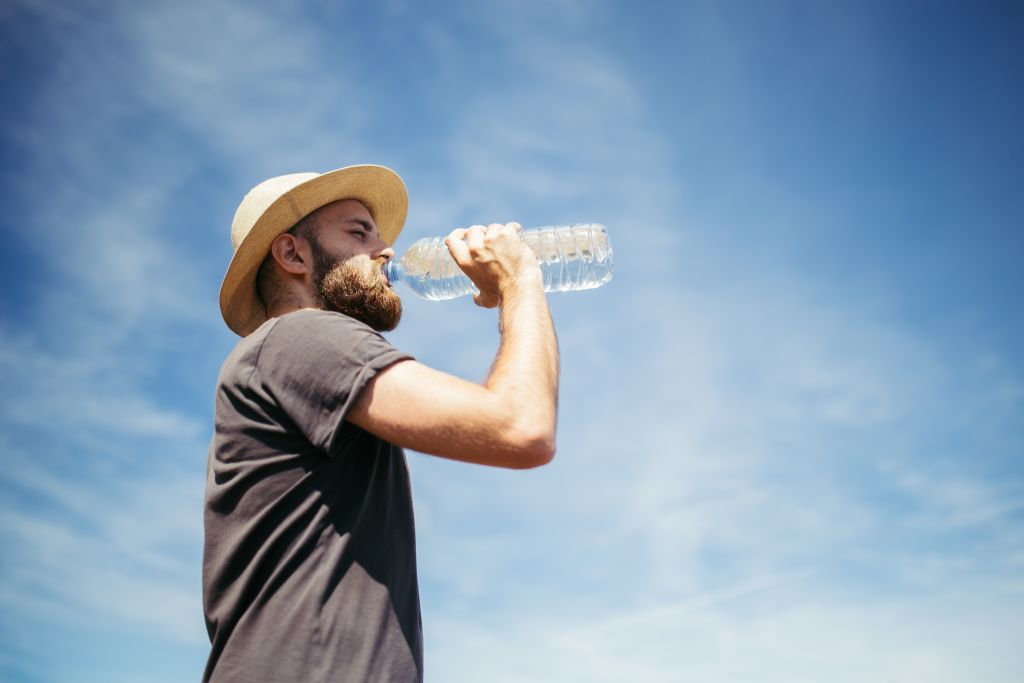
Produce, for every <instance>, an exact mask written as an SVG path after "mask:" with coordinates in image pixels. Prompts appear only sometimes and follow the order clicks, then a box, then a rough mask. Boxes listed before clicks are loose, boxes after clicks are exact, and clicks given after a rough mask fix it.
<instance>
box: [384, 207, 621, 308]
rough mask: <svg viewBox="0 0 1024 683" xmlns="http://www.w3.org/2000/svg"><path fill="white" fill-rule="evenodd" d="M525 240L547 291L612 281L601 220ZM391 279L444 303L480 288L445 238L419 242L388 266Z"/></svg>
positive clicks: (539, 231) (542, 231) (535, 232)
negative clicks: (457, 260) (535, 257)
mask: <svg viewBox="0 0 1024 683" xmlns="http://www.w3.org/2000/svg"><path fill="white" fill-rule="evenodd" d="M520 238H521V239H522V240H523V242H525V243H526V244H527V246H529V247H530V249H532V250H533V253H534V254H536V255H537V261H538V262H539V263H540V270H541V273H542V274H543V276H544V291H546V292H569V291H574V290H578V289H593V288H594V287H600V286H601V285H603V284H604V283H606V282H608V281H609V280H611V279H612V243H611V241H610V240H609V239H608V228H606V227H604V226H603V225H599V224H597V223H577V224H575V225H552V226H548V227H543V228H532V229H529V230H523V231H522V232H521V233H520ZM384 272H385V274H386V275H387V277H388V280H390V281H391V282H392V283H394V282H404V283H405V284H406V285H407V286H408V287H409V288H410V289H412V291H414V292H416V293H417V294H419V295H420V296H421V297H423V298H424V299H430V300H432V301H440V300H442V299H454V298H455V297H457V296H463V295H464V294H469V293H471V292H473V293H475V292H477V291H478V290H477V288H476V286H475V285H474V284H473V282H472V280H470V279H469V277H467V276H466V274H465V273H463V272H462V269H461V268H459V266H458V264H457V263H455V260H454V259H453V258H452V255H451V254H450V253H449V252H448V247H447V246H445V243H444V238H443V237H426V238H424V239H421V240H419V241H417V242H415V243H414V244H413V245H412V246H411V247H409V249H408V251H406V252H405V253H404V254H403V255H402V256H401V258H398V259H392V260H391V261H388V263H387V265H386V266H384Z"/></svg>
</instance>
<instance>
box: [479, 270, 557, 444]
mask: <svg viewBox="0 0 1024 683" xmlns="http://www.w3.org/2000/svg"><path fill="white" fill-rule="evenodd" d="M498 320H499V329H500V331H501V342H500V345H499V348H498V354H497V357H496V358H495V360H494V365H493V366H492V368H491V372H490V374H489V375H488V377H487V380H486V382H485V386H486V387H487V389H488V390H490V391H492V392H494V393H495V394H497V395H498V397H499V398H500V401H501V403H502V405H503V406H504V407H505V409H506V410H508V411H509V415H508V417H509V424H510V428H511V429H512V430H513V432H514V433H515V434H517V435H518V436H519V438H521V439H522V440H523V441H524V442H529V443H531V444H533V446H534V447H536V448H539V449H542V450H548V451H550V453H551V454H552V455H553V453H554V444H555V428H556V422H557V415H558V340H557V338H556V336H555V328H554V324H553V323H552V320H551V312H550V310H549V309H548V304H547V298H546V297H545V295H544V290H543V287H542V285H541V282H540V278H539V273H538V277H537V278H532V277H531V278H530V279H529V280H527V281H525V282H523V283H520V284H519V286H516V287H512V288H509V291H507V292H505V293H504V296H503V298H502V303H501V308H500V310H499V318H498Z"/></svg>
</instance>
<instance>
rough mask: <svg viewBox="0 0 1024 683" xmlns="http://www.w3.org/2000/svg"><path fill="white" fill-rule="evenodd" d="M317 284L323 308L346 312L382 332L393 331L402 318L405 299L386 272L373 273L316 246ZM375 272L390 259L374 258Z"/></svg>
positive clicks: (314, 257) (314, 256)
mask: <svg viewBox="0 0 1024 683" xmlns="http://www.w3.org/2000/svg"><path fill="white" fill-rule="evenodd" d="M313 259H314V267H315V270H316V287H317V293H318V294H319V296H320V305H321V308H323V309H324V310H327V311H335V312H337V313H344V314H345V315H347V316H349V317H352V318H355V319H356V320H359V321H360V322H364V323H366V324H367V325H369V326H370V327H372V328H373V329H375V330H377V331H378V332H390V331H391V330H393V329H395V328H396V327H397V326H398V321H399V320H401V319H402V300H401V299H400V298H399V297H398V295H397V294H395V292H394V291H393V290H392V289H391V287H389V286H388V285H386V284H385V283H384V281H383V277H382V276H378V277H371V276H368V275H367V274H366V273H365V272H364V271H362V270H360V269H359V268H357V267H356V266H354V265H352V264H351V263H348V262H346V261H343V260H337V259H332V258H331V257H330V256H329V255H328V254H327V253H325V252H324V251H323V250H322V249H319V248H315V247H314V255H313ZM373 263H374V273H379V271H380V269H381V268H383V267H384V264H385V263H387V259H386V258H383V257H382V258H377V259H374V262H373Z"/></svg>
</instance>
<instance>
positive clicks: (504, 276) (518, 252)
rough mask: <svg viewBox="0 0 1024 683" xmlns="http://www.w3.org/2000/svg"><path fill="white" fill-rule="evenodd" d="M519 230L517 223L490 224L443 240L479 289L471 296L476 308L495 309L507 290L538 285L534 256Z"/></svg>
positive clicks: (469, 229)
mask: <svg viewBox="0 0 1024 683" xmlns="http://www.w3.org/2000/svg"><path fill="white" fill-rule="evenodd" d="M520 231H522V226H520V225H519V224H518V223H505V224H504V225H502V224H501V223H491V224H490V225H488V226H487V227H486V228H484V226H482V225H474V226H471V227H469V228H465V229H463V228H459V229H457V230H453V231H452V232H451V233H450V234H449V235H448V237H447V238H446V239H445V244H446V245H447V246H448V251H450V252H451V255H452V258H454V259H455V262H456V263H457V264H458V265H459V268H461V269H462V271H463V272H464V273H465V274H466V275H467V276H469V279H470V280H472V281H473V284H474V285H476V288H477V289H479V290H480V293H479V294H475V295H474V296H473V302H474V303H476V305H478V306H483V307H484V308H494V307H495V306H498V305H500V304H501V302H502V300H503V299H504V297H505V295H506V294H507V293H508V292H509V291H511V290H510V288H516V287H521V286H529V284H530V283H534V282H536V283H537V284H540V282H541V277H540V268H538V266H537V257H536V256H534V254H533V251H531V250H530V248H529V247H528V246H526V244H524V243H523V241H522V240H521V239H519V233H520Z"/></svg>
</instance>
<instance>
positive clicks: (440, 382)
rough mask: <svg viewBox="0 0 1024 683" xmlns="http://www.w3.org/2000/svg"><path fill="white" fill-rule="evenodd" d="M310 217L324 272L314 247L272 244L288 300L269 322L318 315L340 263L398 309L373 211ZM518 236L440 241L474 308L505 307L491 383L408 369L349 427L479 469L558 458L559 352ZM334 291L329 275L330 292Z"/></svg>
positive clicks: (506, 231) (389, 373)
mask: <svg viewBox="0 0 1024 683" xmlns="http://www.w3.org/2000/svg"><path fill="white" fill-rule="evenodd" d="M315 215H316V218H317V220H318V223H319V225H320V230H319V235H318V242H319V243H320V245H321V251H322V252H323V253H324V255H325V258H323V259H321V264H320V265H319V266H318V264H317V259H316V258H315V253H314V249H313V247H312V245H311V244H310V242H309V241H308V240H306V239H305V238H303V237H301V236H296V235H292V234H289V233H285V234H282V235H279V236H278V237H277V238H275V240H274V243H273V245H272V247H271V249H272V253H273V255H274V261H275V267H276V269H277V270H276V274H277V276H278V277H279V280H280V281H281V284H282V286H283V287H284V288H285V289H286V295H285V296H282V297H281V298H280V299H279V300H278V302H277V303H275V304H274V305H273V306H270V307H268V313H269V314H270V315H271V316H280V315H285V314H286V313H290V312H292V311H295V310H299V309H302V308H321V307H322V305H323V303H324V302H323V301H322V300H321V299H322V297H320V295H319V293H318V270H320V271H323V270H325V269H327V268H331V267H333V266H337V265H338V263H339V262H340V263H341V264H342V265H350V266H352V267H353V268H354V269H356V272H357V277H358V278H359V279H361V280H362V281H363V284H364V285H365V287H364V289H366V290H368V291H372V290H377V295H380V296H381V297H382V298H384V299H385V300H387V299H388V298H389V297H392V296H394V297H395V299H396V300H397V296H396V295H394V293H393V292H392V290H390V289H389V288H388V285H387V280H386V278H385V277H384V274H383V273H382V272H381V269H380V264H379V263H375V259H383V260H384V261H387V260H389V259H392V258H394V257H395V253H394V251H393V250H392V249H391V248H390V247H389V246H388V245H387V244H385V243H384V241H383V240H382V239H381V238H380V235H379V233H378V231H377V226H376V224H375V223H374V221H373V217H372V216H371V215H370V212H369V211H368V210H367V209H366V207H365V206H363V205H362V204H360V203H359V202H357V201H353V200H344V201H339V202H335V203H333V204H328V205H327V206H325V207H323V208H321V209H319V210H318V211H317V212H316V214H315ZM520 230H521V227H520V226H519V224H518V223H505V224H500V223H492V224H490V225H487V226H486V227H485V226H483V225H474V226H471V227H469V228H465V229H461V228H460V229H457V230H453V231H452V232H451V233H450V234H449V235H448V238H447V240H446V242H445V243H446V244H447V246H448V248H449V250H450V251H451V254H452V258H453V259H455V262H456V263H457V264H458V265H459V267H460V268H461V269H462V270H463V272H465V273H466V275H467V276H469V278H470V279H471V280H472V281H473V283H474V284H475V285H476V286H477V289H478V290H479V293H478V294H476V295H475V296H474V297H473V300H474V301H475V302H476V303H477V304H478V305H479V306H483V307H485V308H494V307H497V308H499V329H500V331H501V341H500V344H499V348H498V354H497V356H496V358H495V361H494V364H493V365H492V367H491V371H490V373H489V374H488V377H487V379H486V380H485V381H484V382H483V383H482V384H477V383H474V382H468V381H466V380H462V379H460V378H458V377H454V376H452V375H448V374H447V373H444V372H439V371H437V370H434V369H432V368H430V367H428V366H426V365H423V364H422V363H419V362H417V361H415V360H402V361H399V362H396V363H394V364H393V365H390V366H388V367H387V368H384V369H382V370H381V371H380V372H378V373H377V374H376V375H375V376H374V377H373V378H372V379H371V380H370V381H369V382H368V383H367V385H366V387H365V388H364V389H363V390H362V392H360V395H359V397H358V398H357V400H356V401H355V402H354V403H353V405H352V407H351V409H350V410H349V412H348V414H347V415H346V419H347V420H349V421H350V422H352V423H353V424H355V425H356V426H358V427H361V428H362V429H365V430H366V431H368V432H370V433H372V434H375V435H377V436H379V437H380V438H382V439H385V440H386V441H388V442H390V443H393V444H395V445H397V446H401V447H403V448H411V449H413V450H416V451H419V452H421V453H431V454H434V455H438V456H441V457H445V458H452V459H455V460H463V461H466V462H472V463H477V464H481V465H491V466H496V467H510V468H526V467H537V466H540V465H543V464H545V463H547V462H549V461H550V460H551V458H553V457H554V454H555V430H556V420H557V412H558V411H557V405H558V342H557V339H556V338H555V331H554V326H553V324H552V322H551V314H550V312H549V310H548V307H547V299H546V298H545V295H544V286H543V282H542V279H541V275H540V269H539V268H538V267H537V259H536V257H535V256H534V255H533V252H532V251H531V250H530V249H529V247H527V246H526V245H525V244H523V243H522V241H521V240H520V239H519V232H520ZM332 272H333V271H332ZM330 280H331V276H330V275H328V277H327V278H325V283H328V282H329V281H330ZM348 291H349V293H350V294H351V295H352V296H353V297H354V298H357V297H358V296H359V294H358V292H352V290H348ZM335 310H336V309H335ZM364 310H365V308H364ZM354 317H355V316H354ZM368 324H370V323H368Z"/></svg>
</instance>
